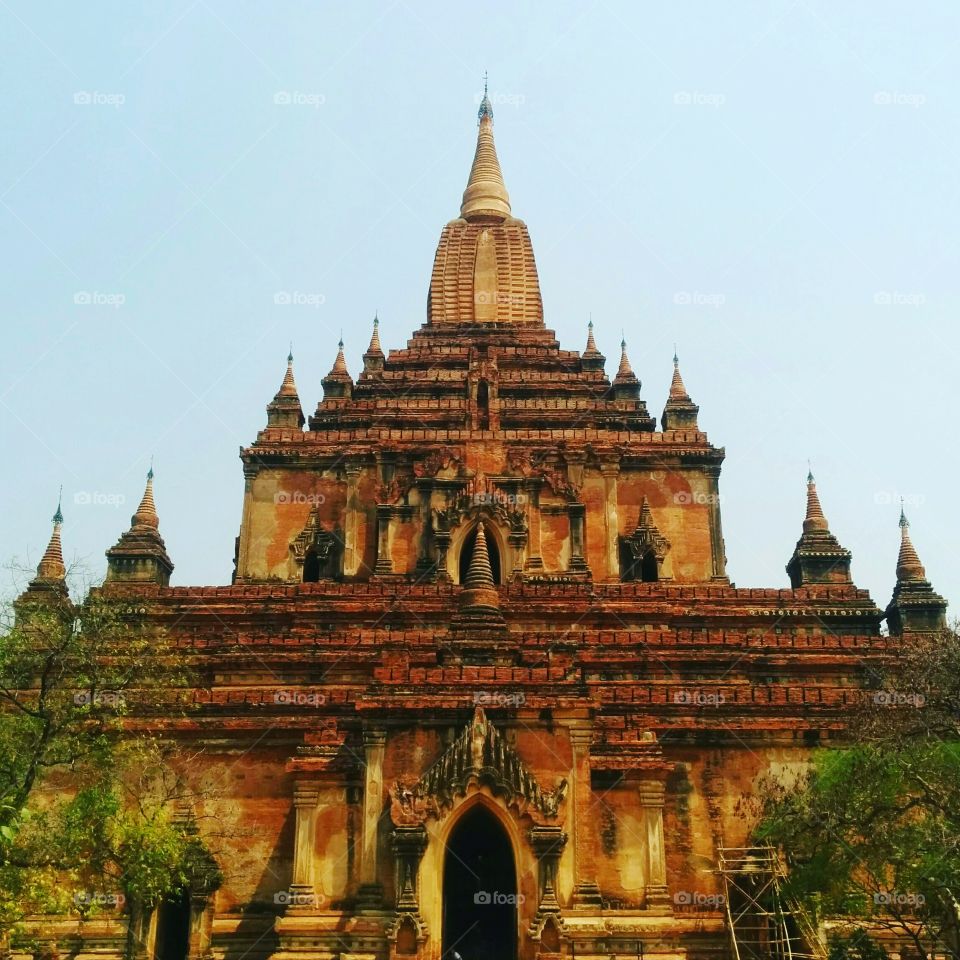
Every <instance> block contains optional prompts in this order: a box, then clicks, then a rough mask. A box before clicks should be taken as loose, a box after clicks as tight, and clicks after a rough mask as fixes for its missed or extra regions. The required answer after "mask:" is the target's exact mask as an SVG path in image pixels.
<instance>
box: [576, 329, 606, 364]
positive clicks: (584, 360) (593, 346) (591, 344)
mask: <svg viewBox="0 0 960 960" xmlns="http://www.w3.org/2000/svg"><path fill="white" fill-rule="evenodd" d="M606 362H607V358H606V357H605V356H604V355H603V354H602V353H601V352H600V351H599V350H598V349H597V341H596V340H594V339H593V317H591V318H590V320H589V321H588V323H587V346H586V347H585V349H584V351H583V353H581V354H580V365H581V366H582V367H583V369H584V370H600V371H602V370H603V366H604V364H605V363H606Z"/></svg>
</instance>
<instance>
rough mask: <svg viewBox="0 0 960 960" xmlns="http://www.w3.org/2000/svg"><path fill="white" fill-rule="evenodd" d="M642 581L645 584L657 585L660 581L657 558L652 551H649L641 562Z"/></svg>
mask: <svg viewBox="0 0 960 960" xmlns="http://www.w3.org/2000/svg"><path fill="white" fill-rule="evenodd" d="M640 579H641V580H642V581H643V582H644V583H656V582H657V580H659V579H660V574H659V573H658V571H657V557H656V554H654V552H653V551H652V550H648V551H647V552H646V553H645V554H644V555H643V559H642V560H641V561H640Z"/></svg>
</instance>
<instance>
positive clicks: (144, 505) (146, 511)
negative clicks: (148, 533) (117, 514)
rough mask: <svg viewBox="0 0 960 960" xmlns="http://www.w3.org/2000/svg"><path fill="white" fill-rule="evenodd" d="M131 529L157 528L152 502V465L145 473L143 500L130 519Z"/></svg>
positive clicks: (154, 506) (158, 523) (154, 505)
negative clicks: (145, 484) (145, 483)
mask: <svg viewBox="0 0 960 960" xmlns="http://www.w3.org/2000/svg"><path fill="white" fill-rule="evenodd" d="M130 526H131V527H153V528H154V529H157V528H159V526H160V518H159V517H158V516H157V506H156V504H155V503H154V502H153V464H152V463H151V464H150V469H149V470H148V471H147V486H146V488H145V489H144V491H143V499H142V500H141V501H140V506H139V507H137V512H136V513H135V514H134V515H133V516H132V517H131V518H130Z"/></svg>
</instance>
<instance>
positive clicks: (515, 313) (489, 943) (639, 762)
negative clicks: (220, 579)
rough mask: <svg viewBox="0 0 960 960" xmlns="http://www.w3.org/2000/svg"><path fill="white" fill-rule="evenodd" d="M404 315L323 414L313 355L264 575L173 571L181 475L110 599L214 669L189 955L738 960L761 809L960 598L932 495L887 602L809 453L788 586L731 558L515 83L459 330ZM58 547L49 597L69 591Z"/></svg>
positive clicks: (468, 240)
mask: <svg viewBox="0 0 960 960" xmlns="http://www.w3.org/2000/svg"><path fill="white" fill-rule="evenodd" d="M380 337H381V330H380V323H379V320H375V321H374V328H373V336H372V338H371V342H370V346H369V348H368V350H367V351H366V353H364V355H363V367H362V369H361V370H359V371H358V376H357V378H356V380H354V379H353V377H352V376H351V374H350V372H349V368H348V365H347V362H346V359H345V357H344V353H343V345H342V344H341V345H340V349H339V352H338V353H337V355H336V359H335V361H334V364H333V367H332V369H331V371H330V373H329V374H328V375H327V376H326V377H325V378H324V379H323V382H322V386H323V399H322V400H321V401H320V403H319V404H318V405H317V408H316V411H315V412H314V414H313V415H312V416H311V417H310V418H309V421H308V422H307V420H306V418H305V416H304V413H303V409H302V406H301V402H300V398H299V393H298V389H297V385H296V382H295V379H294V373H293V357H292V356H291V357H289V358H288V365H287V371H286V375H285V376H284V378H283V383H282V385H281V387H280V390H279V391H278V393H277V395H276V396H275V397H274V399H273V400H272V401H271V403H270V404H269V405H268V408H267V425H266V427H265V428H264V429H263V430H261V431H260V433H259V434H258V435H257V438H256V440H255V442H254V443H253V444H252V445H250V446H249V447H247V448H246V449H244V450H243V451H242V453H241V458H242V461H243V472H244V479H245V491H244V502H243V516H242V521H241V525H240V535H239V537H238V539H237V545H236V555H235V572H234V577H233V583H232V584H231V585H229V586H218V587H177V586H169V579H170V573H171V570H172V563H171V561H170V558H169V557H168V556H167V552H166V548H165V546H164V542H163V540H162V538H161V537H160V533H159V524H158V521H157V514H156V509H155V505H154V499H153V489H152V483H153V481H152V478H151V480H150V481H149V483H148V489H147V493H146V495H145V496H144V502H143V503H142V504H141V507H140V509H139V510H138V512H137V514H136V515H135V516H134V518H133V523H132V526H131V529H130V531H128V532H127V533H125V534H124V536H123V537H122V538H121V540H120V542H119V543H118V544H117V546H116V547H114V548H113V549H112V550H111V551H109V553H108V558H109V563H108V570H109V572H108V576H107V580H106V582H105V584H104V586H103V587H102V588H101V589H102V591H103V593H104V594H105V595H107V596H110V597H116V598H120V599H125V600H129V601H131V602H133V603H135V604H136V605H137V607H138V609H141V610H143V611H144V616H145V619H146V622H147V623H148V625H149V628H150V629H157V630H164V631H165V632H166V633H167V634H168V635H169V636H170V637H172V638H173V639H174V640H175V642H176V643H177V645H178V646H179V648H180V649H181V650H182V651H183V653H184V655H185V656H186V657H188V658H189V659H190V660H192V661H193V662H194V664H195V665H196V667H197V670H198V675H199V676H200V677H201V678H202V683H201V684H200V685H199V686H198V688H197V689H196V690H194V691H193V692H192V693H191V699H192V701H193V705H194V707H195V709H193V710H189V711H187V712H186V713H180V714H175V713H174V712H173V711H171V712H170V715H169V716H167V717H153V718H141V720H140V721H139V722H142V723H147V724H150V725H153V726H160V727H162V728H163V729H166V730H167V731H168V732H170V733H171V734H173V735H175V736H177V737H179V738H182V739H183V740H184V742H186V743H189V744H191V745H193V746H195V747H197V748H198V749H201V750H202V751H203V756H204V757H205V762H206V763H207V764H208V765H209V770H210V774H211V780H212V781H214V782H216V783H218V784H219V787H218V789H217V790H216V791H213V792H211V794H210V796H209V797H208V798H207V800H206V801H205V802H204V805H203V806H204V809H203V810H195V811H192V815H194V816H196V817H197V818H198V823H200V824H202V823H203V822H205V821H204V820H202V819H200V817H201V815H203V816H207V815H209V814H211V813H219V814H220V815H222V816H223V817H225V818H226V819H228V820H229V819H231V818H232V822H234V823H236V824H237V825H239V826H240V827H242V828H243V829H242V831H240V835H242V837H243V839H242V840H238V841H236V842H235V843H234V844H233V847H232V849H230V850H229V851H228V852H227V854H225V855H223V854H222V855H221V856H220V861H221V862H220V863H219V867H220V870H221V871H222V874H223V882H222V885H221V886H220V887H219V889H217V890H215V891H213V890H210V889H208V888H207V887H205V886H204V885H203V883H202V882H201V881H200V880H198V882H197V884H196V885H195V887H194V888H192V889H191V891H190V895H189V897H187V898H186V899H185V900H183V901H182V902H178V903H171V904H164V905H163V906H161V907H160V908H159V909H158V911H157V912H156V916H155V919H154V923H153V930H154V934H153V936H154V937H155V938H156V941H157V942H158V943H162V944H164V945H165V946H164V948H163V951H161V953H162V954H163V956H162V960H174V957H173V956H172V955H171V950H172V948H171V947H170V946H169V945H170V944H172V943H176V942H177V936H179V935H180V934H178V933H177V931H178V930H180V931H181V933H182V931H184V930H188V933H189V936H187V935H186V934H183V936H182V943H183V944H185V946H184V948H183V950H182V951H181V954H183V953H184V952H186V953H189V955H190V957H192V958H199V957H206V956H212V957H216V958H221V957H222V958H225V960H230V958H237V960H239V958H240V957H248V958H251V960H258V958H267V957H275V958H283V960H294V958H296V960H301V958H302V960H359V958H364V960H387V958H395V957H414V956H416V957H422V958H430V960H440V958H444V960H447V958H456V957H460V958H461V960H477V958H494V957H495V958H497V960H532V958H534V957H545V958H548V957H559V956H565V957H574V956H576V957H580V958H600V957H603V958H610V957H618V958H619V957H631V958H634V957H637V956H638V955H640V954H641V951H642V954H643V955H645V956H647V957H651V956H658V957H671V958H672V957H677V958H680V957H701V956H702V957H707V956H716V957H719V956H722V955H725V952H726V950H727V943H728V941H727V935H726V933H725V930H724V915H723V909H722V904H721V903H720V902H719V900H718V894H719V893H720V887H719V886H718V878H717V874H716V861H717V852H718V848H719V845H720V844H721V843H723V844H725V845H726V846H737V845H738V844H739V845H742V844H743V843H744V842H745V840H746V838H747V835H748V832H749V829H750V821H749V817H748V816H744V815H743V803H742V800H743V797H744V796H745V795H747V794H750V793H751V791H753V790H754V789H755V788H756V786H757V784H758V781H759V780H760V779H761V778H762V777H764V776H766V775H769V774H771V773H772V774H782V773H785V772H791V771H797V770H800V769H802V767H803V765H804V763H805V762H806V760H807V759H808V757H809V753H810V750H811V748H812V747H814V746H816V745H818V744H823V743H828V742H830V740H831V738H832V737H833V736H835V735H836V734H837V733H838V732H839V731H841V730H842V729H843V727H844V723H845V718H846V717H847V715H848V713H849V711H850V709H851V707H852V706H854V705H855V704H856V703H857V702H859V700H860V699H861V698H862V696H863V695H864V692H863V689H864V685H865V682H866V678H868V677H869V676H870V674H871V671H872V669H873V668H874V667H878V666H880V665H882V664H883V663H884V661H885V660H886V658H887V657H888V656H889V654H890V652H891V650H892V649H893V648H896V647H898V646H899V645H901V644H903V643H905V642H906V643H909V642H910V638H911V636H915V635H916V633H917V632H918V631H930V630H935V629H938V628H939V627H940V626H941V625H942V624H943V622H944V609H945V604H944V602H943V600H942V599H941V598H940V597H939V596H938V595H937V594H936V593H934V591H933V588H932V587H931V585H930V583H929V582H928V581H927V580H926V573H925V571H924V569H923V567H922V565H921V564H920V561H919V558H918V557H917V554H916V551H915V550H914V548H913V545H912V543H911V541H910V537H909V533H908V528H907V525H906V521H905V519H904V521H903V546H902V548H901V552H900V560H899V562H898V565H897V587H896V590H895V593H894V597H893V600H892V601H891V604H890V606H889V607H888V609H887V610H886V612H884V611H881V610H880V609H879V608H878V607H877V606H876V604H875V603H874V602H873V600H872V599H871V598H870V596H869V594H868V593H867V592H866V591H864V590H860V589H858V588H857V587H856V585H855V584H854V583H853V581H852V579H851V572H850V565H851V555H850V552H849V551H847V550H845V549H844V548H843V547H842V546H841V545H840V543H839V542H838V540H837V538H836V537H835V536H834V535H833V533H832V532H831V531H830V528H829V525H828V523H827V520H826V517H825V515H824V512H823V510H822V508H821V505H820V501H819V498H818V495H817V490H816V485H815V483H814V480H813V477H812V476H811V477H810V478H809V479H808V488H807V510H806V519H805V520H804V522H803V532H802V535H801V537H800V540H799V541H798V543H797V545H796V548H795V550H794V553H793V556H792V558H791V559H790V561H789V564H788V566H787V571H788V574H789V582H790V587H789V588H784V589H742V588H737V587H735V586H734V585H732V584H731V583H730V582H729V579H728V577H727V573H726V557H725V551H724V541H723V535H722V530H721V518H720V496H719V490H718V480H719V475H720V467H721V464H722V461H723V458H724V452H723V450H722V448H718V447H715V446H714V445H713V444H712V443H711V442H710V441H709V440H708V438H707V436H706V434H705V433H704V432H703V431H702V430H701V429H700V428H699V426H698V423H697V417H698V408H697V406H696V404H695V403H694V402H693V401H692V400H691V398H690V395H689V394H688V392H687V388H686V386H685V385H684V382H683V379H682V378H681V375H680V370H679V363H678V361H677V359H676V358H674V375H673V381H672V383H671V387H670V392H669V397H668V399H667V401H666V405H665V408H664V410H663V414H662V418H661V421H660V424H659V426H660V429H658V424H657V421H656V420H655V419H654V417H652V416H651V415H650V413H649V411H648V409H647V405H646V403H645V402H644V400H643V399H642V397H641V384H640V381H639V379H638V378H637V376H636V374H635V373H634V372H633V370H632V367H631V364H630V360H629V358H628V354H627V345H626V343H624V344H622V346H621V357H620V361H619V366H618V369H617V372H616V373H615V375H614V377H613V378H612V379H610V378H609V377H608V375H607V373H606V372H605V365H606V361H605V358H604V357H603V356H602V355H601V354H600V352H599V350H598V349H597V347H596V343H595V341H594V337H593V329H592V324H591V325H590V328H589V331H588V336H587V345H586V348H585V350H584V351H583V352H582V353H579V352H577V351H575V350H568V349H563V348H561V346H560V344H559V343H558V342H557V339H556V337H555V336H554V333H553V332H552V331H551V330H549V329H548V328H547V327H546V326H545V324H544V319H543V312H542V301H541V296H540V289H539V283H538V279H537V269H536V264H535V261H534V255H533V247H532V244H531V242H530V237H529V234H528V232H527V228H526V226H525V225H524V224H523V222H521V221H520V220H517V219H515V218H514V217H513V216H512V213H511V206H510V199H509V196H508V194H507V190H506V188H505V186H504V183H503V178H502V176H501V172H500V165H499V161H498V160H497V155H496V150H495V147H494V143H493V131H492V110H491V109H490V104H489V101H488V100H486V99H484V101H483V104H482V105H481V109H480V123H479V136H478V144H477V154H476V159H475V161H474V164H473V168H472V170H471V174H470V179H469V182H468V186H467V189H466V191H465V193H464V201H463V206H462V208H461V216H460V217H459V218H458V219H456V220H453V221H452V222H451V223H449V224H447V226H446V227H444V229H443V232H442V234H441V239H440V244H439V247H438V249H437V254H436V259H435V262H434V266H433V274H432V277H431V280H430V287H429V300H428V308H427V320H426V322H425V323H424V324H423V326H421V327H420V329H418V330H416V331H415V332H414V333H413V335H412V337H411V338H410V340H409V341H408V343H407V346H406V347H405V348H403V349H398V350H391V351H390V352H389V353H384V351H383V349H382V347H381V342H380ZM305 427H306V429H305ZM58 517H59V513H58ZM61 519H62V518H61ZM55 540H56V543H55V544H52V547H51V550H50V551H48V554H49V556H45V558H44V561H43V562H42V563H41V569H40V571H39V572H38V578H37V580H35V581H34V583H33V584H32V585H31V588H30V590H28V591H27V593H26V594H25V596H24V598H23V599H22V601H21V602H22V603H23V604H27V603H39V602H43V600H44V598H49V597H50V596H52V595H59V594H60V592H62V589H63V587H62V580H63V564H62V558H60V520H59V519H58V520H57V523H56V524H55ZM785 554H786V551H785ZM785 558H786V557H785ZM884 619H886V621H887V622H888V623H889V625H890V627H891V628H892V629H891V633H892V634H893V635H892V636H887V635H886V634H885V633H883V632H881V625H882V622H883V621H884ZM201 833H202V827H201ZM104 922H105V923H106V924H107V927H109V926H110V924H109V922H107V921H104ZM188 922H189V928H187V926H186V925H187V923H188ZM113 923H114V927H115V928H116V929H115V930H114V933H115V935H116V941H115V943H114V941H112V940H111V939H110V937H109V936H108V935H107V933H104V932H103V931H100V932H99V933H98V934H97V936H98V938H99V942H100V944H101V948H102V949H104V950H108V949H113V947H111V946H110V944H114V945H116V944H119V943H120V933H119V932H118V931H119V926H120V924H119V920H118V921H113ZM178 925H179V926H178ZM104 944H106V945H107V946H104ZM174 952H175V951H174Z"/></svg>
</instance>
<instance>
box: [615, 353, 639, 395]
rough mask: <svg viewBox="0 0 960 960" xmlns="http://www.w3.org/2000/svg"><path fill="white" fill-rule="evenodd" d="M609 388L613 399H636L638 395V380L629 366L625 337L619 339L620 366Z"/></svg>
mask: <svg viewBox="0 0 960 960" xmlns="http://www.w3.org/2000/svg"><path fill="white" fill-rule="evenodd" d="M611 389H612V391H613V397H614V399H615V400H637V399H639V397H640V381H639V380H638V379H637V375H636V374H635V373H634V372H633V367H631V366H630V358H629V357H628V356H627V341H626V338H624V339H622V340H621V341H620V366H619V367H618V368H617V375H616V376H615V377H614V378H613V387H612V388H611Z"/></svg>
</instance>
